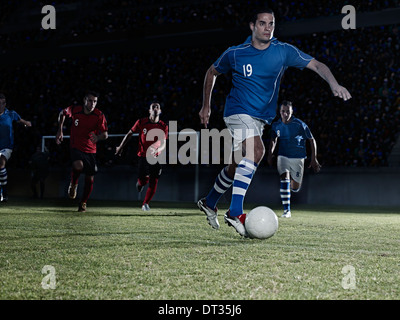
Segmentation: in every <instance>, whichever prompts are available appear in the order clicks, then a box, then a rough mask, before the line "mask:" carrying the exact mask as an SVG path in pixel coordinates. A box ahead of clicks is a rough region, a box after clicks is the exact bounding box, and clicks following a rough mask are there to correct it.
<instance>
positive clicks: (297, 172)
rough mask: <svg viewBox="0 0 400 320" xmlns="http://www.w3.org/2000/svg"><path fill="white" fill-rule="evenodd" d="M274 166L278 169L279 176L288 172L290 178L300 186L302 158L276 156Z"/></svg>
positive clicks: (302, 169)
mask: <svg viewBox="0 0 400 320" xmlns="http://www.w3.org/2000/svg"><path fill="white" fill-rule="evenodd" d="M276 166H277V168H278V172H279V175H282V174H284V173H285V172H289V174H290V177H291V178H292V179H293V180H294V181H296V182H297V183H299V184H301V182H302V181H303V174H304V159H303V158H287V157H284V156H278V159H277V163H276Z"/></svg>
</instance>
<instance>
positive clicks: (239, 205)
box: [229, 158, 258, 217]
mask: <svg viewBox="0 0 400 320" xmlns="http://www.w3.org/2000/svg"><path fill="white" fill-rule="evenodd" d="M257 166H258V165H257V163H255V162H253V161H251V160H248V159H246V158H243V159H242V161H240V163H239V165H238V167H237V168H236V173H235V180H234V181H233V190H232V201H231V206H230V208H229V210H230V211H229V214H230V215H231V216H232V217H237V216H240V215H241V214H242V213H243V202H244V197H245V195H246V192H247V189H248V188H249V185H250V183H251V180H252V179H253V175H254V173H255V172H256V170H257Z"/></svg>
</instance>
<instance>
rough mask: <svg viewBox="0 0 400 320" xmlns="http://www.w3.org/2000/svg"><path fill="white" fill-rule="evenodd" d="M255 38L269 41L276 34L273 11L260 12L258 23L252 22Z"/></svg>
mask: <svg viewBox="0 0 400 320" xmlns="http://www.w3.org/2000/svg"><path fill="white" fill-rule="evenodd" d="M250 29H251V31H253V40H258V41H260V42H268V41H269V40H271V38H272V37H273V35H274V30H275V17H274V15H273V14H271V13H259V14H258V18H257V20H256V23H255V24H254V23H252V22H251V23H250Z"/></svg>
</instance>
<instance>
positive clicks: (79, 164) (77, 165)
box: [72, 160, 83, 171]
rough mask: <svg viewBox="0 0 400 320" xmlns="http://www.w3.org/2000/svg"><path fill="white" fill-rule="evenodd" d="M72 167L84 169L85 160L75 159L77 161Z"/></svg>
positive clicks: (78, 169)
mask: <svg viewBox="0 0 400 320" xmlns="http://www.w3.org/2000/svg"><path fill="white" fill-rule="evenodd" d="M72 168H73V169H74V170H76V171H82V170H83V162H82V161H80V160H78V161H75V162H74V163H73V164H72Z"/></svg>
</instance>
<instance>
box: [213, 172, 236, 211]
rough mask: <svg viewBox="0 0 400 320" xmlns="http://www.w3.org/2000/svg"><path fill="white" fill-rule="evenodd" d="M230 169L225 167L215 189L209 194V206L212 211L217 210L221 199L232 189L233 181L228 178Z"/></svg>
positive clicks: (217, 179) (219, 175) (215, 184)
mask: <svg viewBox="0 0 400 320" xmlns="http://www.w3.org/2000/svg"><path fill="white" fill-rule="evenodd" d="M227 171H228V167H225V168H224V169H222V170H221V172H220V173H219V174H218V176H217V178H216V179H215V183H214V187H213V188H212V189H211V191H210V192H209V194H208V195H207V197H206V203H207V206H208V207H210V208H211V209H213V210H215V207H216V206H217V203H218V201H219V199H221V197H222V195H223V194H224V193H225V192H226V190H228V189H229V188H230V186H231V185H232V183H233V180H232V179H231V178H229V177H228V174H227Z"/></svg>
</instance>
